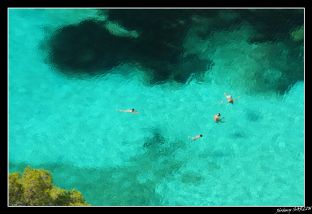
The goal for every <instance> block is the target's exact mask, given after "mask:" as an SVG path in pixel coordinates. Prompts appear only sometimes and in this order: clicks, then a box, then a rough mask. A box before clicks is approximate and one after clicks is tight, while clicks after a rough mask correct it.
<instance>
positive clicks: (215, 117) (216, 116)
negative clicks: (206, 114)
mask: <svg viewBox="0 0 312 214" xmlns="http://www.w3.org/2000/svg"><path fill="white" fill-rule="evenodd" d="M221 119H222V118H221V114H220V113H218V114H216V115H214V116H213V120H214V121H215V122H216V123H218V122H221Z"/></svg>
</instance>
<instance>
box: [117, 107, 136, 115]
mask: <svg viewBox="0 0 312 214" xmlns="http://www.w3.org/2000/svg"><path fill="white" fill-rule="evenodd" d="M118 111H120V112H126V113H131V114H139V112H137V111H136V110H135V109H134V108H133V109H125V110H123V109H120V110H118Z"/></svg>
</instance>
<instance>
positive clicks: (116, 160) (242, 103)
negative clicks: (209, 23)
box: [9, 10, 304, 206]
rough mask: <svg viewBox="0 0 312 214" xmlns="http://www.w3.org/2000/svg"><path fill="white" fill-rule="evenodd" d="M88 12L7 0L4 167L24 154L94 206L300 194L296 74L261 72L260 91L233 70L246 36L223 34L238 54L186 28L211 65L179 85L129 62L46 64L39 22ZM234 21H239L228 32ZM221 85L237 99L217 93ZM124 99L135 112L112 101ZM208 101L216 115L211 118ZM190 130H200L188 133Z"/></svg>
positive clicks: (252, 201) (67, 20)
mask: <svg viewBox="0 0 312 214" xmlns="http://www.w3.org/2000/svg"><path fill="white" fill-rule="evenodd" d="M96 16H97V15H96V11H94V10H86V11H83V12H82V11H75V10H68V11H66V10H60V11H49V10H10V12H9V21H10V23H9V27H10V28H9V33H10V34H9V35H10V37H9V42H10V47H9V51H10V53H9V57H10V59H9V60H10V62H9V69H10V70H9V161H10V165H9V166H10V171H16V170H21V169H23V167H24V166H25V165H27V164H28V165H31V166H32V167H42V168H46V169H48V170H51V172H52V174H53V178H54V182H55V183H56V185H59V186H61V187H63V188H76V189H78V190H79V191H81V192H82V193H83V194H84V196H85V198H86V200H87V201H88V202H89V203H91V204H92V205H204V206H210V205H215V206H223V205H227V206H235V205H237V206H242V205H251V206H252V205H259V206H270V205H274V206H301V205H303V196H304V193H303V190H304V189H303V185H304V183H303V170H304V159H303V157H304V156H303V154H304V153H303V148H304V146H303V145H304V132H303V130H304V123H303V121H304V112H303V111H304V106H303V102H304V94H303V91H304V83H303V81H298V82H297V83H296V84H294V85H292V87H291V88H290V89H289V91H288V92H287V93H285V94H284V95H279V94H277V93H274V92H272V91H271V88H274V87H272V86H270V85H268V83H267V84H266V85H265V84H263V83H261V85H262V86H263V87H268V88H269V89H270V90H268V91H266V93H252V92H250V87H248V82H247V84H246V80H245V79H248V78H250V77H248V76H247V77H246V78H245V79H244V77H245V76H244V75H243V74H246V67H247V66H248V65H247V64H248V63H249V64H250V67H253V68H257V63H259V62H258V61H256V60H249V61H248V60H247V62H246V60H245V56H246V54H247V55H248V54H252V53H253V54H254V52H252V47H255V46H254V45H248V44H247V43H246V42H244V41H245V40H244V37H242V38H241V40H240V41H239V42H237V41H234V40H233V41H230V42H228V43H227V44H230V45H231V47H235V44H237V45H238V47H237V48H236V49H234V50H238V51H239V52H238V53H241V51H242V50H245V52H243V53H244V54H245V55H244V54H237V55H235V54H234V55H233V52H231V51H230V48H229V47H230V45H229V46H226V45H225V44H223V43H222V42H219V43H214V45H213V47H214V48H215V50H216V51H211V50H213V48H211V49H209V50H210V51H209V50H208V51H207V47H212V46H211V44H207V42H206V43H205V42H203V43H195V42H194V45H193V46H192V45H191V44H190V41H194V40H196V39H195V38H192V37H189V39H188V40H187V41H186V45H185V46H188V48H189V50H198V49H200V48H202V50H203V51H202V55H203V56H205V54H207V55H209V57H210V58H212V59H213V60H214V62H215V66H214V67H212V68H211V70H210V71H209V72H208V71H207V72H206V73H205V75H204V76H203V77H202V78H200V80H198V79H190V80H189V82H188V84H184V85H183V84H178V83H173V82H168V83H165V84H161V85H154V86H151V85H147V84H144V79H145V78H146V77H145V76H144V74H143V72H142V70H140V69H139V68H136V67H134V66H132V65H121V66H119V67H116V68H114V69H113V71H112V72H111V73H109V74H107V75H105V76H99V77H97V78H90V79H85V80H82V79H72V78H65V76H63V75H61V74H59V73H57V72H55V70H54V69H53V68H52V67H51V66H49V65H48V64H45V62H44V57H43V55H44V54H43V53H42V51H40V48H39V47H40V44H41V41H42V40H43V39H44V38H45V37H44V36H45V33H47V32H49V30H51V29H52V30H53V29H55V27H57V25H58V24H59V25H62V24H71V23H78V22H79V21H81V20H83V19H85V18H88V17H96ZM242 29H243V31H244V32H245V31H246V29H248V27H243V28H239V29H237V30H233V31H232V32H229V33H228V34H229V35H232V36H233V35H235V32H236V33H237V32H242ZM247 31H248V30H247ZM237 34H238V35H240V34H239V33H237ZM229 37H230V36H229ZM220 38H221V37H220ZM231 38H232V37H231ZM211 41H216V38H215V37H214V38H213V39H211ZM205 45H206V46H205ZM209 45H210V46H209ZM218 47H222V48H221V49H218ZM257 47H258V48H260V50H262V51H263V50H266V47H262V46H261V45H258V46H257ZM205 50H206V51H205ZM222 50H225V51H224V52H223V54H221V53H222ZM227 53H228V54H227ZM282 61H283V60H281V59H279V62H282ZM231 62H232V64H230V63H231ZM240 62H241V64H240ZM229 64H230V65H232V66H229ZM269 65H270V64H269V63H268V64H266V66H269ZM298 66H301V64H300V62H298ZM222 67H226V68H227V69H224V70H227V71H226V72H225V71H222ZM229 67H230V68H233V69H235V70H236V71H237V72H230V71H228V70H229ZM257 69H258V68H257ZM124 71H126V72H127V73H128V74H127V75H126V76H125V75H122V74H121V73H124ZM302 72H303V71H302ZM238 73H239V74H240V75H238ZM222 76H223V77H224V79H223V81H222ZM240 82H241V83H242V84H238V83H240ZM272 84H274V82H273V83H272ZM256 89H257V88H256ZM256 89H255V91H257V90H256ZM225 91H226V92H229V93H231V94H232V95H233V96H234V98H235V97H237V96H240V99H238V100H237V102H235V104H234V105H227V104H225V103H220V102H221V100H223V101H224V96H223V92H225ZM132 107H133V108H136V109H137V110H138V111H139V112H140V114H138V115H130V114H124V113H120V112H117V111H116V110H117V109H123V108H132ZM218 112H221V114H222V116H224V118H225V119H224V120H225V122H224V123H221V124H215V123H214V122H213V119H212V118H213V115H214V114H215V113H218ZM199 133H202V134H203V136H204V137H203V138H202V139H200V140H198V141H196V142H190V140H189V139H188V137H189V136H194V135H197V134H199Z"/></svg>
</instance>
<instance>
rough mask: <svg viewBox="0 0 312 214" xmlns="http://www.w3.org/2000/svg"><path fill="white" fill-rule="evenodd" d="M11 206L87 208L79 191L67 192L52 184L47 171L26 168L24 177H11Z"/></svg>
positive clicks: (14, 174)
mask: <svg viewBox="0 0 312 214" xmlns="http://www.w3.org/2000/svg"><path fill="white" fill-rule="evenodd" d="M9 205H10V206H19V205H22V206H87V205H88V204H87V203H86V202H85V200H84V199H83V196H82V194H81V193H80V192H79V191H77V190H65V189H61V188H59V187H56V186H54V185H53V183H52V176H51V174H50V173H49V172H48V171H47V170H43V169H32V168H30V167H26V168H25V170H24V173H23V175H22V176H20V175H19V174H18V173H10V175H9Z"/></svg>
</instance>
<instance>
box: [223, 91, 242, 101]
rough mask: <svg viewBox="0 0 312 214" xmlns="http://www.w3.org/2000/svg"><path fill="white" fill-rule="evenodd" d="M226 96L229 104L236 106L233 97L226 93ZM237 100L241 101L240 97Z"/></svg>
mask: <svg viewBox="0 0 312 214" xmlns="http://www.w3.org/2000/svg"><path fill="white" fill-rule="evenodd" d="M224 96H225V98H226V99H227V102H228V103H231V104H234V99H233V97H232V95H230V94H226V93H225V92H224ZM237 99H239V96H238V97H237V98H236V100H237Z"/></svg>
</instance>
